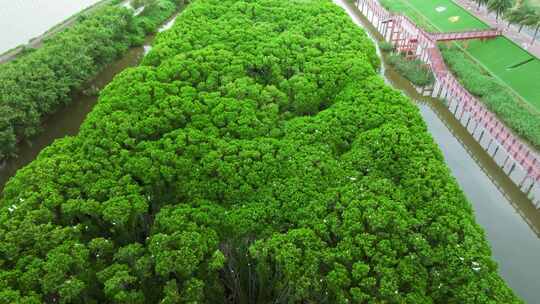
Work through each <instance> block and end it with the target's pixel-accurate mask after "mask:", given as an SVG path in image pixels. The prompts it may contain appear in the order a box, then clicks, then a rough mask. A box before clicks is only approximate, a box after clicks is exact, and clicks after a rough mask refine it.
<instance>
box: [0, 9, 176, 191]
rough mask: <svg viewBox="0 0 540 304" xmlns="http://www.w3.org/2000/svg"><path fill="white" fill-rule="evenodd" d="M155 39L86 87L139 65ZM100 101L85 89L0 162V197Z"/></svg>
mask: <svg viewBox="0 0 540 304" xmlns="http://www.w3.org/2000/svg"><path fill="white" fill-rule="evenodd" d="M177 16H178V15H177V14H176V15H175V16H173V17H171V18H169V19H168V20H167V21H166V22H165V23H164V24H163V25H162V26H161V27H160V28H159V30H158V31H163V30H164V29H167V28H170V27H171V26H172V23H174V20H175V19H176V17H177ZM154 38H155V35H149V36H147V37H146V39H145V41H144V44H143V45H142V46H140V47H133V48H131V49H129V50H128V51H127V52H126V53H125V54H124V55H123V56H122V57H121V58H119V59H117V60H116V61H115V62H113V63H112V64H110V65H108V66H107V67H105V68H104V69H103V70H102V71H101V72H100V73H99V74H98V75H97V76H96V77H95V78H94V79H93V80H92V81H91V82H89V83H88V84H87V85H86V87H89V88H92V90H91V91H99V90H101V89H102V88H104V87H105V86H106V85H107V84H108V83H109V82H110V81H111V80H112V79H113V78H114V76H116V74H118V73H120V72H122V71H123V70H124V69H126V68H129V67H133V66H137V65H138V64H139V62H140V61H141V59H142V58H143V57H144V55H145V54H146V53H148V51H149V50H150V49H151V44H152V42H153V40H154ZM97 100H98V96H97V95H89V96H88V95H85V94H84V93H82V92H78V93H75V94H74V96H73V98H72V102H71V103H70V104H69V105H68V106H66V107H64V108H62V109H60V110H58V111H57V112H56V113H54V114H52V115H50V116H49V117H47V119H46V120H45V121H44V122H43V125H42V129H43V131H42V132H41V133H40V134H38V135H37V136H34V137H33V138H31V139H27V140H25V141H22V142H20V143H19V144H18V148H17V149H18V157H17V158H12V159H9V160H7V161H6V162H5V163H3V164H0V196H1V191H2V189H3V188H4V186H5V184H6V182H7V181H8V180H9V178H11V177H12V176H14V175H15V173H16V172H17V170H18V169H20V168H22V167H23V166H25V165H26V164H28V163H30V162H31V161H32V160H34V159H35V158H36V157H37V155H38V154H39V152H41V150H42V149H44V148H45V147H47V146H48V145H50V144H51V143H52V142H53V141H54V140H55V139H58V138H62V137H64V136H69V135H75V134H77V133H78V132H79V127H80V126H81V124H82V122H83V121H84V119H85V118H86V115H87V114H88V113H89V112H90V111H91V110H92V108H93V107H94V105H95V104H96V102H97Z"/></svg>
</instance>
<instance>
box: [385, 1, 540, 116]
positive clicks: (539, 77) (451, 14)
mask: <svg viewBox="0 0 540 304" xmlns="http://www.w3.org/2000/svg"><path fill="white" fill-rule="evenodd" d="M382 2H384V3H385V4H386V5H389V7H391V9H392V10H394V11H399V12H403V13H405V14H407V15H409V16H410V17H412V18H413V19H415V20H417V21H419V22H420V23H421V25H423V26H424V27H425V28H428V29H436V30H438V31H441V32H452V31H464V30H472V29H486V28H488V26H487V25H486V24H484V23H483V22H482V21H480V20H478V19H476V17H474V16H473V15H471V14H469V13H468V12H467V11H466V10H465V9H463V8H461V7H460V6H458V5H457V4H454V3H453V2H452V1H451V0H436V1H426V0H384V1H382ZM438 8H439V11H438V10H437V9H438ZM442 8H444V9H442ZM428 23H429V24H430V25H429V26H426V24H428ZM501 26H505V23H504V24H503V23H501ZM466 52H467V53H469V54H470V55H471V56H472V57H473V58H474V59H476V60H477V61H478V62H479V64H481V65H482V66H483V67H484V68H485V69H486V70H488V71H489V72H491V73H492V74H493V75H494V76H495V77H497V78H498V79H500V80H501V81H502V82H504V83H506V84H507V85H508V86H509V87H510V88H511V89H512V90H514V91H515V92H516V93H517V94H518V95H520V96H521V97H522V98H523V99H524V100H525V101H526V102H528V103H529V104H531V105H533V106H534V107H535V108H536V109H538V110H540V84H539V82H540V60H538V59H536V58H534V56H532V55H530V54H529V53H528V52H527V51H525V50H523V49H522V48H521V47H519V46H518V45H516V44H514V43H513V42H512V41H510V40H508V39H506V38H504V37H500V38H497V39H492V40H489V41H486V42H481V41H471V42H470V43H469V44H468V47H467V49H466ZM531 58H534V60H532V61H531V62H528V63H526V64H524V65H521V66H518V67H515V68H511V67H512V66H514V65H518V64H519V63H522V62H524V61H526V60H529V59H531Z"/></svg>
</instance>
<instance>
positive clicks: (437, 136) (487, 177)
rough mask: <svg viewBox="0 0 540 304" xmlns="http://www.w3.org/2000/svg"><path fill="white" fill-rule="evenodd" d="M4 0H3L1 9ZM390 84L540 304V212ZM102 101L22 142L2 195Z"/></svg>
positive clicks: (437, 116)
mask: <svg viewBox="0 0 540 304" xmlns="http://www.w3.org/2000/svg"><path fill="white" fill-rule="evenodd" d="M2 1H3V0H0V9H1V5H2V3H3V2H2ZM334 1H335V2H336V3H337V4H338V5H340V6H342V7H344V8H345V9H346V10H347V12H348V13H349V15H351V17H352V18H353V21H354V22H355V23H357V24H358V25H360V26H362V27H364V28H366V29H368V30H369V31H370V32H371V37H372V38H373V39H377V36H376V35H375V33H374V31H373V28H371V27H370V26H369V24H368V23H366V21H365V20H364V19H362V17H361V16H360V15H359V14H358V13H357V11H355V9H354V8H353V7H352V6H350V5H348V4H346V3H345V1H344V0H334ZM152 41H153V37H152V36H150V37H147V39H146V43H145V46H144V47H137V48H132V49H131V50H129V51H128V52H127V53H126V54H125V55H124V56H123V57H122V58H120V59H119V60H117V61H116V62H114V63H113V64H111V65H110V66H108V67H107V68H105V69H104V70H103V71H102V72H101V73H100V74H99V75H98V76H97V77H96V79H95V80H94V81H93V82H92V83H91V85H93V86H96V87H98V88H103V87H104V86H105V85H106V84H107V83H109V82H110V81H111V80H112V78H113V77H114V76H115V75H116V74H118V73H119V72H121V71H122V70H124V69H125V68H127V67H131V66H135V65H137V64H138V63H139V62H140V60H141V58H142V57H143V56H144V54H145V52H147V51H148V50H149V49H150V47H149V45H150V44H151V42H152ZM381 73H382V74H383V75H384V77H385V80H386V81H387V82H388V83H389V84H390V85H392V86H393V87H394V88H396V89H398V90H401V91H402V92H403V93H404V94H405V95H407V96H409V97H410V98H411V99H412V100H414V101H415V103H416V105H417V106H418V108H419V110H420V113H421V115H422V116H423V118H424V120H425V122H426V124H427V126H428V129H429V131H430V132H431V134H432V136H433V138H434V140H435V141H436V142H437V144H438V145H439V147H440V149H441V150H442V152H443V154H444V156H445V159H446V162H447V164H448V166H449V167H450V169H451V171H452V173H453V174H454V176H455V177H456V180H457V181H458V183H459V185H460V186H461V188H462V189H463V191H464V193H465V194H466V196H467V197H468V199H469V201H470V202H471V204H472V206H473V208H474V210H475V216H476V220H477V222H478V223H479V224H480V225H481V226H482V227H483V228H484V230H485V231H486V237H487V239H488V241H489V243H490V245H491V248H492V252H493V257H494V259H495V260H496V261H497V262H498V263H499V268H500V269H499V272H500V274H501V275H502V277H503V278H504V279H505V280H506V282H507V283H508V284H509V285H510V286H511V287H512V289H513V290H514V291H515V292H516V293H517V294H518V295H519V296H520V297H521V298H523V299H524V300H525V301H526V302H527V303H540V259H539V258H538V257H539V253H540V239H539V238H538V236H537V234H536V232H535V231H540V212H538V210H535V209H534V207H533V206H532V204H531V202H530V200H529V199H528V198H527V197H526V196H525V195H524V194H523V193H521V191H519V189H518V188H517V187H516V186H515V185H514V184H513V183H512V182H511V181H510V180H509V179H508V177H507V176H506V175H505V174H504V173H503V172H502V170H501V169H500V168H499V167H498V166H497V165H496V164H495V162H494V161H493V160H492V159H491V158H490V157H489V156H488V155H487V154H486V153H485V151H484V150H483V149H482V148H481V147H480V145H479V144H478V143H476V141H475V140H474V139H473V138H472V136H471V135H470V134H469V133H468V132H467V131H466V130H465V128H464V127H463V126H462V125H461V124H460V123H459V122H458V121H457V120H456V119H455V118H454V116H453V115H452V114H451V113H450V111H448V109H447V108H446V107H445V106H444V104H443V103H442V102H441V101H439V100H435V99H433V98H429V97H425V96H422V95H420V94H418V93H417V92H416V90H415V89H414V87H412V86H411V85H410V83H409V82H408V81H407V80H405V79H404V78H403V77H401V76H400V75H399V74H397V73H396V72H395V71H394V70H392V69H391V68H390V67H388V66H387V65H386V64H384V57H383V69H382V72H381ZM96 102H97V96H84V95H83V94H78V95H77V96H76V98H75V99H74V101H73V102H72V103H71V104H70V105H69V106H68V107H66V108H64V109H62V110H60V111H58V112H57V113H55V114H54V115H51V116H50V117H49V118H48V119H47V120H46V122H45V123H44V126H43V130H44V131H43V132H42V133H41V134H40V135H38V136H36V137H34V138H32V139H31V140H29V141H26V142H23V143H21V145H20V147H19V151H20V152H19V157H18V158H16V159H12V160H10V161H8V162H7V163H6V164H5V165H4V166H3V167H2V168H0V191H1V189H2V188H3V186H4V184H5V183H6V181H7V180H8V179H9V178H10V177H11V176H13V175H14V174H15V172H16V170H18V169H19V168H21V167H23V166H25V165H26V164H28V163H29V162H31V161H32V160H34V159H35V158H36V156H37V155H38V154H39V152H40V151H41V150H42V149H43V148H45V147H46V146H48V145H49V144H51V143H52V142H53V141H54V140H55V139H58V138H61V137H64V136H67V135H75V134H77V132H78V131H79V127H80V125H81V123H82V121H83V120H84V119H85V117H86V115H87V114H88V113H89V112H90V111H91V110H92V108H93V106H94V105H95V104H96Z"/></svg>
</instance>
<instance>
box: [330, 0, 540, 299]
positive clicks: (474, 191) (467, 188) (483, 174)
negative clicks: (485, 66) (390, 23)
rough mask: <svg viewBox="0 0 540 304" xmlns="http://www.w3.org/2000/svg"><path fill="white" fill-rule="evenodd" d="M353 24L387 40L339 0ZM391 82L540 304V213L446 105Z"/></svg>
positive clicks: (390, 74) (524, 288)
mask: <svg viewBox="0 0 540 304" xmlns="http://www.w3.org/2000/svg"><path fill="white" fill-rule="evenodd" d="M334 2H335V3H336V4H338V5H339V6H341V7H343V8H344V9H345V10H346V11H347V13H348V14H349V15H350V16H351V18H352V19H353V21H354V22H355V23H356V24H357V25H358V26H360V27H363V28H364V29H367V30H368V33H369V34H370V37H371V38H372V39H373V40H374V41H375V40H377V39H382V37H379V36H378V33H376V31H375V30H374V29H373V27H372V26H371V25H370V24H369V22H368V21H367V20H366V19H364V18H363V17H362V16H361V14H360V13H359V12H358V11H357V10H356V8H354V6H353V5H351V4H349V3H347V2H346V0H334ZM381 58H382V61H383V65H382V67H383V68H382V71H381V73H382V74H383V76H384V78H385V80H386V82H387V83H388V84H390V85H392V86H393V87H394V88H395V89H398V90H400V91H402V92H403V93H404V94H405V95H407V96H408V97H409V98H411V99H412V100H413V101H415V104H416V105H417V106H418V108H419V110H420V113H421V115H422V117H423V118H424V121H425V122H426V124H427V127H428V129H429V131H430V133H431V135H432V136H433V138H434V140H435V141H436V142H437V144H438V145H439V148H440V149H441V151H442V152H443V154H444V157H445V160H446V163H447V165H448V167H449V168H450V169H451V171H452V173H453V175H454V177H455V178H456V180H457V182H458V183H459V185H460V186H461V189H463V191H464V193H465V195H466V196H467V198H468V199H469V201H470V202H471V204H472V206H473V209H474V211H475V217H476V221H477V223H478V224H480V225H481V226H482V227H483V228H484V230H485V232H486V237H487V239H488V241H489V244H490V246H491V248H492V253H493V257H494V259H495V260H496V261H497V262H498V264H499V273H500V274H501V276H502V277H503V278H504V279H505V281H506V282H507V283H508V285H509V286H510V287H511V288H512V289H513V290H514V292H515V293H516V294H517V295H518V296H520V297H521V298H522V299H523V300H525V301H526V303H531V304H533V303H540V259H539V258H538V254H539V253H540V238H539V231H540V211H539V210H536V209H535V208H534V206H533V205H532V203H531V201H530V200H529V199H528V198H527V196H526V195H525V194H523V193H522V192H521V191H519V189H518V187H517V186H516V185H515V184H514V183H512V181H511V180H510V179H509V178H508V177H507V176H506V175H505V174H504V172H503V171H502V170H501V169H500V168H499V166H497V164H496V163H495V162H494V161H493V160H492V159H491V157H490V156H489V155H488V154H487V153H486V152H485V151H484V150H483V149H482V148H481V147H480V145H479V144H478V143H477V142H476V141H475V140H474V138H473V137H472V136H471V135H470V134H469V133H468V132H467V131H466V130H465V128H464V127H463V126H462V125H461V124H460V123H459V122H458V121H457V119H456V118H455V117H454V116H453V115H452V113H450V111H449V110H448V108H447V107H446V106H445V105H444V104H443V103H442V101H440V100H437V99H433V98H431V97H425V96H422V95H421V94H418V92H417V91H416V89H415V88H414V87H413V86H412V85H411V84H410V82H408V81H407V80H406V79H404V78H403V77H401V76H400V75H399V74H398V73H397V72H395V71H394V70H393V69H392V68H391V67H389V66H388V65H387V64H386V62H385V60H384V56H382V57H381Z"/></svg>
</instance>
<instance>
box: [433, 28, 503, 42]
mask: <svg viewBox="0 0 540 304" xmlns="http://www.w3.org/2000/svg"><path fill="white" fill-rule="evenodd" d="M429 35H430V37H431V39H433V40H435V41H454V40H469V39H490V38H496V37H499V36H501V35H502V31H501V30H498V29H490V30H478V31H467V32H452V33H430V34H429Z"/></svg>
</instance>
